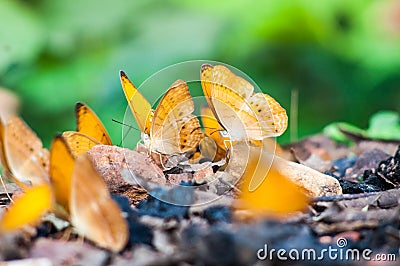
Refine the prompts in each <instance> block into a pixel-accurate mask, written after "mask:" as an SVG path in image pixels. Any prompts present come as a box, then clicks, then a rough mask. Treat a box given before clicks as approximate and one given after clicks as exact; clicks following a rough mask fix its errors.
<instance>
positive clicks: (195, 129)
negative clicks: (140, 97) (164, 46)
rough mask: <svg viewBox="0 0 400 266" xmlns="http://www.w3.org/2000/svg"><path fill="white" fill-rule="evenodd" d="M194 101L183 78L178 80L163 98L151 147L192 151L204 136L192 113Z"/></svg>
mask: <svg viewBox="0 0 400 266" xmlns="http://www.w3.org/2000/svg"><path fill="white" fill-rule="evenodd" d="M193 111H194V103H193V100H192V97H191V95H190V92H189V88H188V86H187V84H186V82H184V81H183V80H177V81H175V82H174V83H173V84H172V85H171V87H170V88H169V89H168V91H167V92H166V93H165V94H164V96H163V97H162V98H161V100H160V103H159V104H158V106H157V108H156V110H155V112H154V118H153V123H152V128H151V131H150V147H151V149H153V148H154V149H155V150H157V151H159V152H161V153H164V154H174V153H184V152H192V151H194V150H195V149H196V148H197V146H198V145H199V143H200V141H201V139H202V138H203V133H202V132H201V129H200V123H199V120H198V119H197V117H196V116H194V115H193V114H192V112H193Z"/></svg>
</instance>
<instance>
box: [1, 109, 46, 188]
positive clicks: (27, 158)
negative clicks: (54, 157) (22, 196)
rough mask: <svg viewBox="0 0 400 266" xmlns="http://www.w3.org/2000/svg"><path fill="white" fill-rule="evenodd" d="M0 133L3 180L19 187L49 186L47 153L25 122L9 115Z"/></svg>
mask: <svg viewBox="0 0 400 266" xmlns="http://www.w3.org/2000/svg"><path fill="white" fill-rule="evenodd" d="M0 131H1V139H2V141H1V146H2V152H1V154H2V155H1V157H2V164H3V168H4V170H5V171H4V172H5V175H6V177H9V178H10V179H12V180H14V181H15V182H17V183H18V184H20V185H22V186H23V184H31V185H34V186H35V185H38V184H43V183H47V182H49V151H48V150H47V149H45V148H43V145H42V141H41V140H40V139H39V138H38V137H37V136H36V134H35V133H34V132H33V131H32V130H31V129H30V128H29V127H28V126H27V125H26V124H25V122H24V121H23V120H22V119H21V118H19V117H18V116H15V115H10V116H9V117H8V119H7V122H6V124H5V125H4V126H3V125H2V126H1V130H0Z"/></svg>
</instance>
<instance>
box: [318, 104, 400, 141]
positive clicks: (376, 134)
mask: <svg viewBox="0 0 400 266" xmlns="http://www.w3.org/2000/svg"><path fill="white" fill-rule="evenodd" d="M343 132H348V133H350V134H352V135H354V136H358V137H361V138H367V139H375V140H389V141H390V140H391V141H400V113H397V112H393V111H380V112H378V113H376V114H374V115H372V116H371V118H370V120H369V127H368V129H366V130H363V129H360V128H358V127H356V126H354V125H351V124H349V123H344V122H340V123H332V124H329V125H328V126H326V127H325V128H324V134H325V135H327V136H329V137H331V138H332V139H334V140H336V141H341V142H350V140H349V138H348V137H346V135H345V134H343Z"/></svg>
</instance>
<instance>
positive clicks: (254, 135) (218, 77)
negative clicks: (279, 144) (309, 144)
mask: <svg viewBox="0 0 400 266" xmlns="http://www.w3.org/2000/svg"><path fill="white" fill-rule="evenodd" d="M200 78H201V84H202V87H203V92H204V95H205V96H206V97H207V101H208V103H209V105H210V107H211V109H212V111H213V113H214V115H215V117H216V118H217V120H218V122H220V123H221V125H222V126H223V127H224V128H225V129H226V131H227V133H228V134H229V136H230V139H231V140H232V141H237V140H262V139H264V138H266V137H273V136H279V135H281V134H282V133H283V132H284V131H285V130H286V127H287V120H288V118H287V115H286V111H285V109H284V108H282V107H281V106H280V105H279V103H278V102H276V101H275V100H274V99H273V98H272V97H271V96H269V95H268V94H263V93H254V87H253V85H251V84H250V83H249V82H248V81H246V80H245V79H243V78H241V77H239V76H236V75H235V74H233V73H232V72H231V71H230V70H229V69H228V68H227V67H225V66H222V65H217V66H214V67H213V66H211V65H203V66H202V68H201V72H200Z"/></svg>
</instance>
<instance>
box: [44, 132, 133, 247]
mask: <svg viewBox="0 0 400 266" xmlns="http://www.w3.org/2000/svg"><path fill="white" fill-rule="evenodd" d="M50 177H51V181H52V188H53V191H54V195H55V200H56V202H57V203H58V204H60V205H61V206H62V207H63V208H64V209H65V210H66V211H67V213H69V219H70V221H71V223H72V224H73V225H74V227H75V228H76V229H77V231H78V232H79V233H80V234H81V235H83V236H85V237H87V238H88V239H90V240H92V241H93V242H95V243H96V244H97V245H99V246H100V247H104V248H107V249H111V250H113V251H115V252H118V251H120V250H121V249H122V248H123V247H124V246H125V244H126V243H127V241H128V225H127V222H126V221H125V219H124V218H123V217H122V213H121V210H120V209H119V207H118V205H117V204H116V203H115V202H114V201H113V200H112V199H111V196H110V194H109V192H108V189H107V186H106V184H105V182H104V180H103V178H102V177H101V175H100V174H99V173H98V172H97V170H96V169H95V167H94V165H93V162H92V161H91V159H90V158H89V156H88V155H87V154H86V153H82V154H80V155H78V156H74V154H73V153H72V152H71V149H70V146H69V144H68V142H67V140H65V139H64V137H63V136H62V135H58V136H56V137H55V138H54V140H53V142H52V144H51V149H50Z"/></svg>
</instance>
